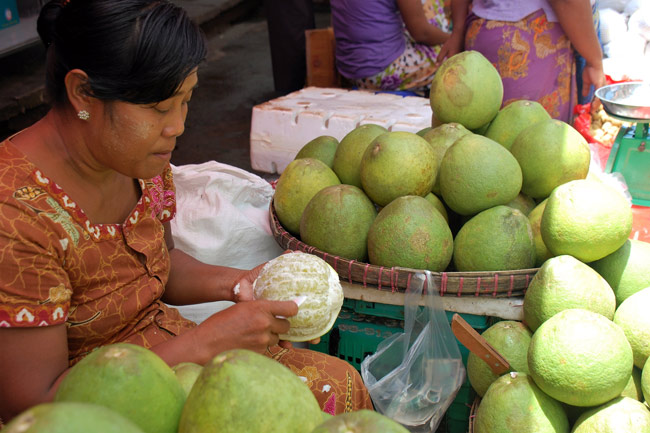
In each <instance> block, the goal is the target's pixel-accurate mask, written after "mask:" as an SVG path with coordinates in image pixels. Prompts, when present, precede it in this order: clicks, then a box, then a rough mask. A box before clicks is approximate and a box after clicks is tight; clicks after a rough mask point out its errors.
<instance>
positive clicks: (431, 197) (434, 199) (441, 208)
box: [424, 192, 449, 224]
mask: <svg viewBox="0 0 650 433" xmlns="http://www.w3.org/2000/svg"><path fill="white" fill-rule="evenodd" d="M424 198H425V199H426V200H427V201H428V202H429V203H431V204H432V205H433V206H434V207H435V208H436V210H437V211H438V212H440V215H442V217H443V218H444V219H445V221H447V224H449V215H448V214H447V208H446V207H445V204H444V203H443V202H442V200H440V199H439V198H438V196H436V195H435V194H434V193H432V192H430V193H429V194H427V195H425V196H424Z"/></svg>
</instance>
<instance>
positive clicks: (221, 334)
mask: <svg viewBox="0 0 650 433" xmlns="http://www.w3.org/2000/svg"><path fill="white" fill-rule="evenodd" d="M296 314H298V306H297V305H296V303H295V302H293V301H268V300H254V301H247V302H239V303H237V304H235V305H232V306H230V307H228V308H226V309H225V310H222V311H220V312H218V313H215V314H213V315H212V316H210V317H208V318H207V319H206V320H205V321H203V322H202V323H201V324H199V325H198V326H197V327H196V328H195V329H193V330H192V331H190V332H192V333H193V334H194V339H195V345H196V346H198V347H197V349H198V351H199V352H200V354H197V355H199V357H200V358H202V359H201V360H202V361H203V362H204V363H205V362H207V361H209V360H210V359H212V358H213V357H214V356H216V355H217V354H218V353H220V352H223V351H225V350H229V349H235V348H239V349H248V350H252V351H255V352H259V353H262V352H264V351H265V350H266V349H267V348H268V347H271V346H275V345H276V344H278V343H280V337H279V335H280V334H285V333H287V332H288V331H289V321H288V320H287V319H286V317H291V316H295V315H296Z"/></svg>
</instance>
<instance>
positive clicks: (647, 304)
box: [614, 287, 650, 368]
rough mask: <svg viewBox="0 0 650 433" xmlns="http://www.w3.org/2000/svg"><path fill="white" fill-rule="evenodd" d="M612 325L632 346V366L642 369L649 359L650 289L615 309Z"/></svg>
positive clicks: (640, 292)
mask: <svg viewBox="0 0 650 433" xmlns="http://www.w3.org/2000/svg"><path fill="white" fill-rule="evenodd" d="M614 323H616V324H617V325H618V326H620V327H621V329H622V330H623V332H624V333H625V336H626V337H627V341H628V342H629V343H630V346H632V352H633V353H634V365H635V366H637V367H639V368H643V366H644V365H645V363H646V361H647V359H648V357H650V287H646V288H645V289H643V290H641V291H639V292H636V293H635V294H633V295H632V296H630V297H629V298H627V299H626V300H625V301H623V303H621V305H619V306H618V308H617V309H616V314H614Z"/></svg>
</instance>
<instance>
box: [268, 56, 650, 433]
mask: <svg viewBox="0 0 650 433" xmlns="http://www.w3.org/2000/svg"><path fill="white" fill-rule="evenodd" d="M502 97H503V90H502V84H501V80H500V77H499V75H498V72H497V71H496V69H495V68H494V67H493V66H492V65H491V64H490V63H489V61H487V59H485V58H484V57H483V56H482V55H481V54H479V53H477V52H472V51H469V52H464V53H461V54H458V55H456V56H454V57H452V58H450V59H448V60H447V61H445V62H444V63H443V64H442V66H441V67H440V69H439V71H438V72H437V74H436V76H435V78H434V81H433V83H432V88H431V106H432V109H433V113H434V118H433V122H432V127H431V128H426V129H424V130H422V131H419V132H418V133H409V132H390V131H387V130H386V129H385V128H383V127H382V126H379V125H374V124H365V125H361V126H359V127H357V128H355V129H354V130H352V131H350V132H349V133H348V134H347V135H346V136H345V137H344V138H343V139H342V140H341V141H340V142H338V141H337V140H336V139H335V138H333V137H329V136H321V137H317V138H316V139H314V140H312V141H310V142H309V143H307V144H306V145H305V146H304V147H303V148H302V149H301V150H300V152H299V153H298V155H297V156H296V159H295V160H294V161H292V162H291V163H290V164H289V165H288V167H287V168H286V170H285V171H284V172H283V173H282V175H281V176H280V179H279V180H278V183H277V187H276V193H275V197H274V210H275V212H276V214H277V217H278V220H279V221H280V223H281V224H282V225H283V227H284V228H286V230H287V231H288V232H289V233H291V234H293V235H295V236H297V237H299V238H300V240H302V241H303V242H304V243H306V244H308V245H310V246H313V247H315V248H317V249H318V250H321V251H323V252H326V253H328V254H332V255H338V256H340V257H344V258H347V259H350V260H358V261H367V262H368V263H370V264H374V265H379V266H395V267H405V268H413V269H428V270H431V271H452V272H453V271H457V272H467V271H500V270H514V269H526V268H539V270H538V271H537V273H536V274H535V276H534V277H533V279H532V280H531V283H530V286H529V287H528V289H527V291H526V294H525V297H524V307H523V309H524V321H523V322H516V321H501V322H497V323H496V324H495V325H493V326H492V327H491V328H489V329H488V330H486V331H485V332H484V334H483V336H484V338H485V339H486V340H487V341H488V343H490V344H491V345H492V346H493V347H494V348H495V349H496V350H497V351H498V352H500V353H501V354H502V355H503V356H504V357H505V358H506V359H507V360H508V361H509V363H510V366H511V370H510V372H509V373H507V374H505V375H503V376H501V377H497V376H496V375H495V374H494V373H493V372H492V370H490V368H489V367H488V365H487V364H486V363H485V362H484V361H483V360H481V359H480V358H479V357H478V356H476V355H474V354H470V357H469V359H468V363H467V370H468V377H469V380H470V383H471V385H472V386H473V388H474V389H475V390H476V392H477V394H478V395H479V396H480V397H482V399H481V403H480V405H479V407H478V410H477V413H476V417H475V418H474V432H475V433H497V432H499V433H501V432H513V433H514V432H570V431H571V432H579V433H584V432H593V433H604V432H650V411H649V410H648V406H647V405H646V404H645V400H646V399H647V398H649V397H650V367H646V368H645V369H644V366H645V365H646V360H647V359H648V356H649V355H650V244H648V243H646V242H642V241H638V240H632V239H628V238H629V236H630V233H631V230H632V211H631V203H630V202H629V200H628V199H627V198H626V197H625V196H624V195H623V193H622V192H620V191H619V190H617V189H616V188H615V187H613V186H611V185H610V184H608V183H606V182H604V181H603V180H602V178H601V177H599V176H597V175H594V174H592V173H590V172H589V165H590V161H591V152H590V149H589V145H588V143H587V142H586V141H585V140H584V138H583V137H582V136H581V135H580V134H579V133H578V132H577V131H576V130H575V129H573V128H572V127H571V126H570V125H568V124H566V123H564V122H561V121H559V120H553V119H551V118H550V116H549V115H548V113H547V112H546V111H545V110H544V108H543V107H542V106H541V105H540V104H538V103H537V102H534V101H525V100H517V101H511V102H508V101H506V102H508V103H507V104H505V106H504V107H503V108H501V105H502V103H503V101H502Z"/></svg>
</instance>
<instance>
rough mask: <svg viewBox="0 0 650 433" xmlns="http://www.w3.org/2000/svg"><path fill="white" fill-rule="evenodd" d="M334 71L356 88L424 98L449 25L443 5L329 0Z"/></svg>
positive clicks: (422, 0)
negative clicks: (334, 46)
mask: <svg viewBox="0 0 650 433" xmlns="http://www.w3.org/2000/svg"><path fill="white" fill-rule="evenodd" d="M330 7H331V11H332V27H333V29H334V36H335V39H336V66H337V69H338V71H339V73H340V74H341V75H342V76H343V77H345V78H346V79H348V80H349V81H350V82H351V83H352V85H354V86H356V87H359V88H361V89H369V90H409V91H413V92H415V93H418V94H426V93H427V92H428V90H429V89H430V87H431V80H432V79H433V75H434V74H435V72H436V70H437V69H438V64H437V63H436V60H437V56H438V53H439V52H440V48H441V46H442V43H443V42H445V41H446V40H447V39H448V38H449V33H448V31H449V25H448V22H447V18H446V15H445V12H444V8H443V2H442V0H352V1H350V0H331V1H330Z"/></svg>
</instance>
